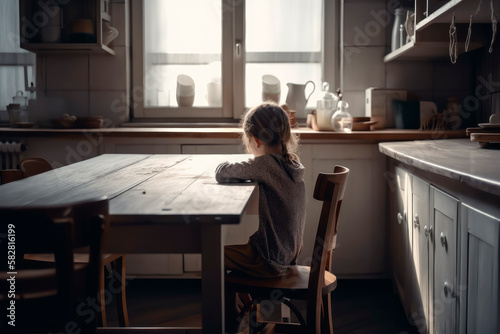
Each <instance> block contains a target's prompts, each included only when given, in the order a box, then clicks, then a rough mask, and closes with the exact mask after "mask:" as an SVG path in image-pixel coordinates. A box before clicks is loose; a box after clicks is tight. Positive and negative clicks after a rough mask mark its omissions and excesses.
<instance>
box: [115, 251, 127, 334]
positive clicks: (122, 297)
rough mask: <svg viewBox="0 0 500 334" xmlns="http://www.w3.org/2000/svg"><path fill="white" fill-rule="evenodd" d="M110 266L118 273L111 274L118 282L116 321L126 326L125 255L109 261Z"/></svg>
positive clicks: (121, 325)
mask: <svg viewBox="0 0 500 334" xmlns="http://www.w3.org/2000/svg"><path fill="white" fill-rule="evenodd" d="M111 268H112V270H113V271H114V272H115V273H119V275H115V274H113V277H116V279H117V281H118V282H119V291H118V292H117V296H116V297H117V298H116V307H117V311H118V323H119V324H120V327H128V326H129V322H128V311H127V296H126V291H125V285H126V283H127V282H126V281H125V277H126V276H125V273H126V266H125V257H124V256H120V257H119V258H117V259H116V260H115V261H113V262H112V263H111Z"/></svg>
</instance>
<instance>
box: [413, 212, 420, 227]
mask: <svg viewBox="0 0 500 334" xmlns="http://www.w3.org/2000/svg"><path fill="white" fill-rule="evenodd" d="M413 227H415V228H418V227H420V219H419V218H418V215H415V218H413Z"/></svg>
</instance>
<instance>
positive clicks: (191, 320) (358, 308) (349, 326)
mask: <svg viewBox="0 0 500 334" xmlns="http://www.w3.org/2000/svg"><path fill="white" fill-rule="evenodd" d="M200 283H201V281H200V280H198V279H185V280H175V279H165V280H160V279H130V280H128V284H127V303H128V311H129V319H130V325H131V326H201V298H200V292H201V287H200V285H201V284H200ZM332 303H333V324H334V332H335V334H344V333H350V334H354V333H356V334H364V333H370V334H374V333H381V334H382V333H383V334H391V333H398V334H414V333H415V334H416V333H417V331H416V330H415V328H414V327H412V326H411V325H410V324H409V323H408V321H407V319H406V317H405V315H404V313H403V309H402V307H401V304H400V302H399V299H398V297H397V295H396V294H394V293H393V290H392V285H391V281H389V280H340V281H339V283H338V287H337V289H336V290H335V291H334V292H333V294H332ZM110 306H111V307H112V305H110ZM108 321H109V325H114V326H116V325H117V321H116V316H115V315H114V312H113V309H110V310H109V311H108Z"/></svg>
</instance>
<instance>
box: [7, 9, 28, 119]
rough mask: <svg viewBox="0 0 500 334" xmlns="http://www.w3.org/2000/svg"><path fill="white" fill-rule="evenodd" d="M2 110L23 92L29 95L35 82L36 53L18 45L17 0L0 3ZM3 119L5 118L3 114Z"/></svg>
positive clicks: (24, 94)
mask: <svg viewBox="0 0 500 334" xmlns="http://www.w3.org/2000/svg"><path fill="white" fill-rule="evenodd" d="M0 31H2V33H1V34H0V87H1V89H0V110H6V109H7V108H6V106H7V105H8V104H10V103H13V100H12V98H13V97H14V96H16V94H17V92H19V91H21V92H22V93H23V96H29V91H30V86H31V83H33V85H34V81H35V80H34V75H33V73H35V54H33V53H30V52H28V51H26V50H23V49H21V48H20V47H19V3H18V1H17V0H4V1H1V2H0ZM0 120H1V121H4V117H0Z"/></svg>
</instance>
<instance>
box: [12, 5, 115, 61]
mask: <svg viewBox="0 0 500 334" xmlns="http://www.w3.org/2000/svg"><path fill="white" fill-rule="evenodd" d="M19 6H20V10H19V13H20V30H21V31H20V38H21V48H23V49H26V50H29V51H32V52H35V53H69V52H70V53H104V54H112V55H114V54H115V52H114V51H113V49H112V48H110V47H109V46H108V45H109V43H110V42H111V41H112V40H113V39H114V38H115V37H116V35H117V30H116V29H115V28H113V27H112V26H111V13H110V11H111V6H110V0H72V1H53V0H20V2H19Z"/></svg>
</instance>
